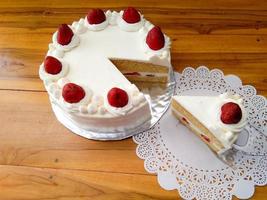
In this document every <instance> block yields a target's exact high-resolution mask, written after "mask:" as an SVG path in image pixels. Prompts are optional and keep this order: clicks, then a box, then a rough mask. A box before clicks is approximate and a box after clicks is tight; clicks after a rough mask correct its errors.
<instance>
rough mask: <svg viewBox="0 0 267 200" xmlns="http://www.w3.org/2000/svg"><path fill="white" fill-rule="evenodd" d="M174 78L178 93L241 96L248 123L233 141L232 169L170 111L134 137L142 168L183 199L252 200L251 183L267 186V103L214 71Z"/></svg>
mask: <svg viewBox="0 0 267 200" xmlns="http://www.w3.org/2000/svg"><path fill="white" fill-rule="evenodd" d="M175 76H176V82H177V83H176V91H175V93H176V94H190V95H200V94H201V95H214V94H220V93H223V92H232V93H238V94H240V95H241V96H242V97H243V98H244V106H245V108H246V110H247V112H248V119H249V124H248V126H247V127H246V131H244V133H242V134H241V137H240V138H239V140H238V142H237V143H238V145H239V146H242V145H243V146H242V147H240V148H241V149H242V151H241V150H238V151H237V153H236V155H235V157H234V160H235V161H234V166H235V169H233V168H230V167H229V166H227V165H226V164H224V163H223V162H222V161H221V160H219V159H218V158H217V157H216V156H215V155H214V154H213V153H212V152H211V151H210V150H209V148H208V147H207V146H206V145H205V144H204V143H202V142H201V141H200V140H199V139H198V138H197V137H196V136H195V135H194V134H193V133H192V132H190V131H189V130H188V129H187V128H186V127H184V126H183V125H182V124H180V123H179V121H178V120H176V119H175V118H174V116H172V114H171V112H170V111H168V112H167V113H166V114H165V115H164V116H163V118H162V119H161V120H160V121H159V122H158V123H157V124H156V125H155V126H154V127H153V128H152V129H150V130H148V131H145V132H143V133H140V134H138V135H136V136H134V137H133V140H134V141H135V142H136V143H137V144H138V145H137V149H136V153H137V155H138V157H140V158H141V159H144V166H145V169H146V170H147V171H148V172H149V173H154V174H157V176H158V182H159V184H160V185H161V187H163V188H164V189H166V190H173V189H177V190H178V192H179V194H180V196H181V197H182V198H184V199H193V198H195V199H198V200H203V199H207V200H218V199H220V200H221V199H226V200H228V199H232V195H235V196H236V197H238V198H240V199H246V198H250V197H251V196H252V195H253V194H254V187H255V185H259V186H263V185H266V184H267V101H266V99H265V98H264V97H263V96H259V95H256V90H255V88H254V87H252V86H250V85H242V82H241V80H240V79H239V78H238V77H237V76H234V75H226V76H224V74H223V73H222V71H220V70H218V69H214V70H211V71H210V70H209V69H208V68H206V67H204V66H201V67H199V68H197V69H196V70H195V69H193V68H190V67H188V68H186V69H185V70H184V71H183V72H182V74H179V73H176V74H175ZM244 144H246V145H244ZM266 198H267V195H266Z"/></svg>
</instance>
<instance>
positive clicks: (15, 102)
mask: <svg viewBox="0 0 267 200" xmlns="http://www.w3.org/2000/svg"><path fill="white" fill-rule="evenodd" d="M129 5H131V6H135V7H137V8H138V9H140V10H141V12H142V13H143V14H144V15H145V17H146V18H147V19H149V20H150V21H151V22H152V23H154V24H157V25H159V26H161V27H162V29H163V31H164V32H165V33H166V34H167V35H169V36H170V37H171V39H172V64H173V67H174V69H175V70H176V71H179V72H181V71H182V70H183V68H184V67H186V66H192V67H194V68H196V67H198V66H200V65H206V66H208V67H209V68H210V69H213V68H219V69H221V70H222V71H223V72H224V73H225V74H236V75H238V76H239V77H240V78H241V79H242V81H243V84H251V85H253V86H254V87H255V88H256V89H257V91H258V93H259V94H261V95H264V96H267V87H266V86H267V72H266V71H267V1H265V0H258V1H254V0H248V1H241V0H232V1H225V0H217V1H208V0H198V1H194V0H190V1H175V0H170V1H151V0H148V1H143V0H142V1H141V0H139V1H129V0H126V1H123V2H118V1H99V0H98V1H96V0H92V1H87V0H78V1H70V0H67V1H64V3H63V1H60V0H56V1H52V0H47V1H36V0H25V1H0V18H1V20H0V33H1V37H0V97H1V98H0V125H1V129H0V199H1V200H2V199H3V200H33V199H34V200H37V199H38V200H41V199H42V200H43V199H47V200H48V199H49V200H52V199H53V200H78V199H79V200H85V199H86V200H87V199H99V200H100V199H114V200H115V199H124V200H128V199H162V200H163V199H164V200H165V199H177V198H178V194H177V191H165V190H163V189H161V188H160V186H159V185H158V183H157V180H156V176H153V175H151V174H148V173H147V172H146V171H145V170H144V167H143V161H142V160H140V159H139V158H137V156H136V154H135V148H136V145H135V144H134V143H133V142H132V140H131V139H127V140H123V141H117V142H96V141H90V140H86V139H84V138H82V137H79V136H76V135H74V134H72V133H71V132H70V131H68V130H67V129H66V128H64V127H63V126H62V125H60V123H59V122H58V121H57V120H56V119H55V116H54V115H53V113H52V111H51V108H50V104H49V101H48V96H47V93H46V92H45V90H44V87H43V84H42V82H41V81H40V80H39V77H38V68H39V65H40V63H41V62H42V60H43V58H44V56H45V53H46V51H47V46H48V44H49V43H50V42H51V36H52V34H53V32H54V31H55V30H56V29H57V27H58V25H59V24H61V23H71V22H72V21H74V20H77V19H78V18H80V17H83V16H85V14H86V12H87V11H88V10H89V9H90V8H92V7H99V8H103V9H109V8H112V9H114V10H121V9H122V8H124V7H127V6H129ZM266 193H267V189H266V187H257V188H256V192H255V195H254V196H253V199H266V198H267V195H266Z"/></svg>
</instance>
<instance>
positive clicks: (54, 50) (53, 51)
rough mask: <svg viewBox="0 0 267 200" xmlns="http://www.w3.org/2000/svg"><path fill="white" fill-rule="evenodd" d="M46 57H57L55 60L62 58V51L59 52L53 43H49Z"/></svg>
mask: <svg viewBox="0 0 267 200" xmlns="http://www.w3.org/2000/svg"><path fill="white" fill-rule="evenodd" d="M47 56H53V57H57V58H63V56H64V51H63V50H60V49H57V48H56V47H55V45H54V44H53V43H50V44H49V45H48V52H47Z"/></svg>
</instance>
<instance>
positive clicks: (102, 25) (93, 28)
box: [84, 14, 108, 31]
mask: <svg viewBox="0 0 267 200" xmlns="http://www.w3.org/2000/svg"><path fill="white" fill-rule="evenodd" d="M105 15H106V14H105ZM84 26H85V27H87V28H88V29H89V30H90V31H101V30H104V29H105V28H106V27H107V26H108V18H107V15H106V20H105V21H103V22H102V23H100V24H89V22H88V20H87V16H85V18H84Z"/></svg>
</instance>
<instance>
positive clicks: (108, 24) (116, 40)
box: [39, 7, 171, 132]
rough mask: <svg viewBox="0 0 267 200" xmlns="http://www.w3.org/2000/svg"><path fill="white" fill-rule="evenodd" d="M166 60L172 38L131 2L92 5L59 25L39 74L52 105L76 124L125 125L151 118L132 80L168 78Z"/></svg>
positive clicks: (84, 126) (104, 127) (108, 127)
mask: <svg viewBox="0 0 267 200" xmlns="http://www.w3.org/2000/svg"><path fill="white" fill-rule="evenodd" d="M170 60H171V58H170V39H169V38H168V37H167V36H166V35H165V34H163V33H162V31H161V29H160V28H159V27H158V26H154V25H153V24H151V23H150V22H149V21H147V20H146V19H145V18H144V17H143V15H141V13H140V12H138V11H137V10H136V9H135V8H132V7H129V8H127V9H125V10H122V11H120V12H116V11H110V10H108V11H106V12H104V11H103V10H101V9H92V10H90V11H89V12H88V14H87V16H85V17H84V18H81V19H80V20H78V21H74V22H73V23H72V25H67V24H62V25H60V26H59V28H58V30H57V31H56V32H55V33H54V34H53V37H52V43H50V44H49V49H48V52H47V55H46V57H45V59H44V62H43V63H42V64H41V65H40V68H39V75H40V78H41V79H42V80H43V82H44V86H45V88H46V90H47V92H48V94H49V98H50V101H51V103H52V105H54V106H56V107H57V109H56V111H55V109H54V111H55V112H58V113H60V114H61V115H63V116H64V117H66V118H67V119H69V120H70V121H71V122H72V123H73V124H74V125H75V126H77V127H79V128H81V129H84V130H92V131H98V132H116V131H125V130H129V129H134V128H136V127H138V126H140V125H142V124H143V123H145V122H146V121H148V120H149V119H150V118H151V111H150V106H149V103H148V100H147V99H146V97H145V95H144V94H143V93H142V92H141V91H140V90H139V89H138V87H137V86H136V85H135V83H152V84H155V83H156V84H157V83H159V84H160V83H163V84H164V83H166V82H167V81H168V74H169V71H170V69H171V62H170ZM58 113H56V114H58Z"/></svg>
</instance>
